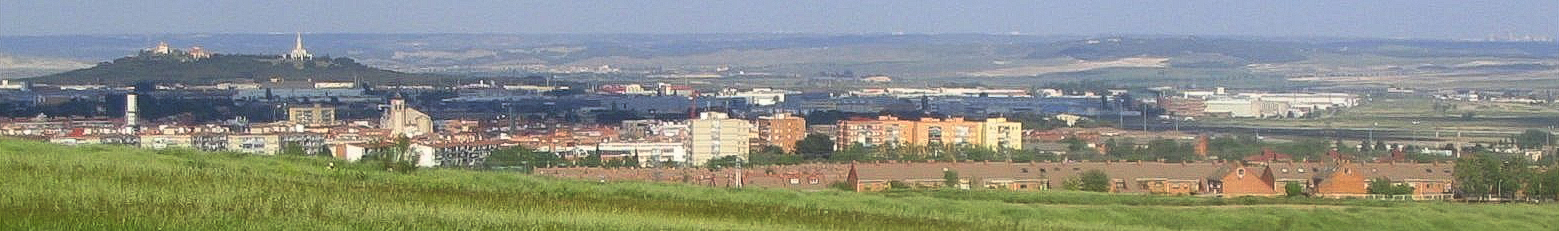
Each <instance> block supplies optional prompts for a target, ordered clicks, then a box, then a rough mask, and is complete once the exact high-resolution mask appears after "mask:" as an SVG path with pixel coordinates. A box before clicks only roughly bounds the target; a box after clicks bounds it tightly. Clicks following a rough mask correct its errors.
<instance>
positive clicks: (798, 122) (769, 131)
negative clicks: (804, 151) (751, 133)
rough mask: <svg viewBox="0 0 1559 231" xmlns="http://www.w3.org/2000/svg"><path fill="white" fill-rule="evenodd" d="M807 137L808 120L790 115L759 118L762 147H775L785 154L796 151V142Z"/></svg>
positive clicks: (759, 135)
mask: <svg viewBox="0 0 1559 231" xmlns="http://www.w3.org/2000/svg"><path fill="white" fill-rule="evenodd" d="M806 136H807V120H806V119H804V118H801V117H798V116H793V115H790V114H784V113H781V114H775V115H773V116H762V117H758V140H759V141H761V143H760V145H773V146H778V147H780V148H781V149H784V150H785V152H791V151H795V150H796V142H798V141H801V139H803V138H806Z"/></svg>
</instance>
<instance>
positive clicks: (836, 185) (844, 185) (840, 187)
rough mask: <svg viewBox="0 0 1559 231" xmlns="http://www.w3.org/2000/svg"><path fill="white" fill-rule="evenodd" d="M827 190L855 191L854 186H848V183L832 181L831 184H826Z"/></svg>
mask: <svg viewBox="0 0 1559 231" xmlns="http://www.w3.org/2000/svg"><path fill="white" fill-rule="evenodd" d="M828 188H832V189H838V190H840V191H851V192H854V191H855V185H850V183H849V182H844V181H834V182H833V183H828Z"/></svg>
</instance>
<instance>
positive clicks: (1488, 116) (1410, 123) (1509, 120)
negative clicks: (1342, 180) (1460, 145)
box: [1203, 96, 1559, 138]
mask: <svg viewBox="0 0 1559 231" xmlns="http://www.w3.org/2000/svg"><path fill="white" fill-rule="evenodd" d="M1441 103H1442V104H1443V105H1446V106H1447V108H1448V109H1447V110H1445V111H1444V112H1440V111H1436V110H1434V104H1435V100H1434V99H1430V98H1427V97H1397V96H1388V97H1377V98H1375V99H1374V100H1373V102H1367V103H1364V104H1361V105H1359V106H1357V107H1353V108H1347V109H1343V111H1342V112H1341V113H1338V114H1337V115H1336V116H1329V117H1324V118H1320V119H1254V118H1206V119H1204V120H1203V123H1206V124H1210V125H1225V126H1250V127H1278V128H1339V129H1368V128H1370V127H1371V126H1372V125H1373V126H1374V127H1375V128H1376V129H1383V130H1404V131H1412V132H1415V134H1421V135H1422V136H1433V134H1434V132H1435V131H1437V130H1438V131H1441V132H1445V133H1448V134H1455V132H1456V131H1484V132H1505V133H1512V134H1514V133H1520V132H1521V131H1522V130H1524V129H1527V128H1538V129H1545V128H1547V127H1548V126H1556V125H1559V105H1532V104H1521V103H1496V102H1465V101H1442V102H1441ZM1464 113H1472V115H1473V117H1472V118H1470V119H1468V118H1462V115H1463V114H1464ZM1501 138H1503V137H1501Z"/></svg>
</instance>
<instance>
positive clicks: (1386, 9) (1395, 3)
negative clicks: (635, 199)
mask: <svg viewBox="0 0 1559 231" xmlns="http://www.w3.org/2000/svg"><path fill="white" fill-rule="evenodd" d="M292 31H303V32H314V33H749V32H804V33H890V32H907V33H1008V32H1021V33H1026V34H1047V35H1055V34H1065V35H1097V34H1175V35H1255V36H1328V37H1330V36H1336V37H1382V38H1443V39H1457V38H1483V37H1486V36H1487V35H1491V34H1506V33H1516V34H1532V35H1542V36H1549V37H1559V0H1502V1H1486V2H1485V1H1465V0H1421V1H1399V0H1368V1H1358V0H1351V1H1334V0H1305V1H1262V0H1249V1H1199V0H1181V1H1115V0H1098V1H980V0H971V1H910V0H906V1H870V0H862V1H837V0H834V1H814V0H798V1H635V0H618V1H605V0H576V1H487V0H471V1H378V0H332V1H313V0H298V1H274V2H273V1H225V0H202V1H122V0H106V1H79V0H58V1H33V0H5V1H4V2H3V3H0V35H4V36H14V35H53V34H156V33H267V32H292Z"/></svg>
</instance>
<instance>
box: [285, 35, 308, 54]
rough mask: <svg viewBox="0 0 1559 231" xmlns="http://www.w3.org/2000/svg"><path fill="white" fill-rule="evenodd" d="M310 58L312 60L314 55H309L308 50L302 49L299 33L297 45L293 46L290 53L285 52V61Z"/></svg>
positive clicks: (301, 37)
mask: <svg viewBox="0 0 1559 231" xmlns="http://www.w3.org/2000/svg"><path fill="white" fill-rule="evenodd" d="M312 58H314V55H311V54H309V51H308V50H304V49H303V33H302V32H299V33H298V40H297V43H294V44H293V46H292V51H291V52H287V59H293V60H305V59H312Z"/></svg>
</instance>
